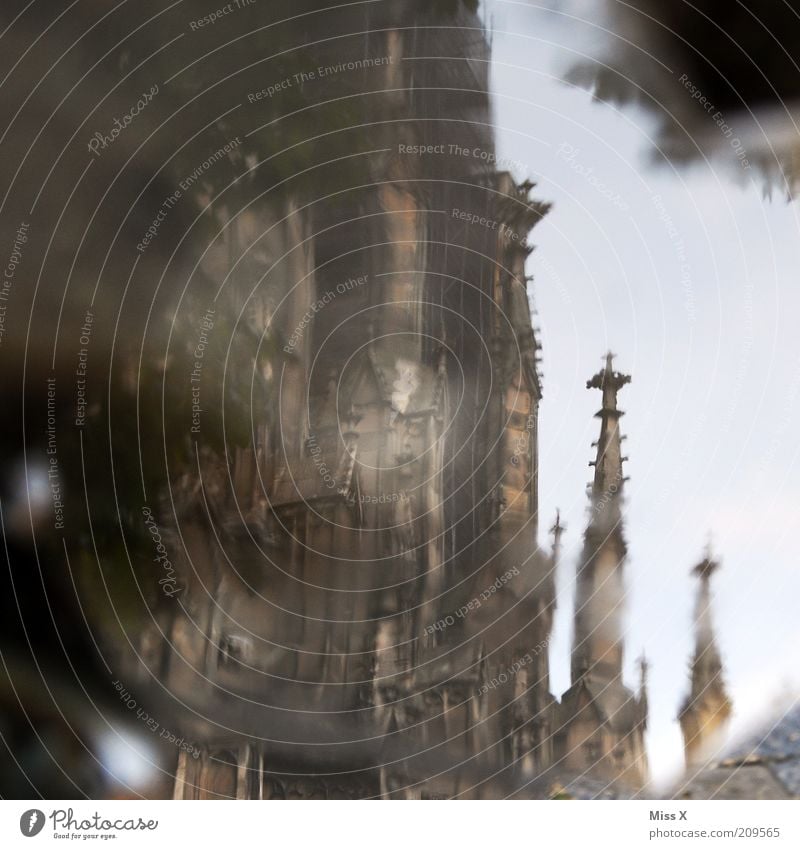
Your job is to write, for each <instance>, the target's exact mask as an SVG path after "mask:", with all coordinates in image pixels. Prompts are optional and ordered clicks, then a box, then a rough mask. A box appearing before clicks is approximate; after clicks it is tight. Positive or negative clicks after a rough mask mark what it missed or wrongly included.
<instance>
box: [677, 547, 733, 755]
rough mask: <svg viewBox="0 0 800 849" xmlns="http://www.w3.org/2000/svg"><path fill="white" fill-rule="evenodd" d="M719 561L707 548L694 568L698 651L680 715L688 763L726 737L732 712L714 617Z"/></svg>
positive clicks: (709, 752) (709, 750)
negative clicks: (714, 583)
mask: <svg viewBox="0 0 800 849" xmlns="http://www.w3.org/2000/svg"><path fill="white" fill-rule="evenodd" d="M717 569H719V562H718V561H717V560H714V558H713V557H712V554H711V546H710V545H709V546H708V547H707V548H706V551H705V554H704V556H703V559H702V560H701V561H700V562H699V563H698V564H697V565H696V566H695V567H694V569H693V570H692V571H693V573H694V574H695V575H696V576H697V578H698V581H699V586H698V588H697V601H696V603H695V624H694V632H695V650H694V657H693V658H692V665H691V689H690V692H689V695H688V696H687V698H686V700H685V701H684V703H683V706H682V708H681V711H680V714H679V717H678V718H679V720H680V724H681V731H682V732H683V745H684V753H685V756H686V764H687V766H690V765H692V764H696V763H698V762H700V761H702V760H703V759H704V758H705V757H706V756H707V755H709V754H711V753H713V749H714V747H715V745H716V743H717V742H719V740H720V738H721V737H722V736H723V734H724V732H725V729H726V727H727V724H728V719H729V717H730V714H731V702H730V699H729V697H728V693H727V690H726V688H725V682H724V680H723V677H722V659H721V657H720V653H719V648H718V646H717V641H716V638H715V636H714V625H713V621H712V617H711V577H712V575H713V574H714V573H715V572H716V571H717Z"/></svg>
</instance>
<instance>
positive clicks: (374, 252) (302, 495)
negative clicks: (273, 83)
mask: <svg viewBox="0 0 800 849" xmlns="http://www.w3.org/2000/svg"><path fill="white" fill-rule="evenodd" d="M462 14H463V15H464V16H465V22H466V24H470V25H471V26H472V29H471V30H470V31H469V32H467V30H459V29H455V28H453V29H450V30H448V32H447V35H446V38H448V39H454V40H455V42H456V44H455V45H449V47H450V53H449V55H461V54H462V53H463V55H469V56H472V57H473V59H474V61H472V60H471V61H469V62H464V63H455V62H453V63H449V64H446V65H443V64H442V63H436V62H432V61H425V60H424V59H421V58H420V59H419V61H415V62H406V63H400V62H395V63H393V64H392V65H390V66H387V67H386V68H383V69H380V71H379V70H378V69H374V70H373V72H372V73H373V74H374V75H377V74H378V73H385V74H387V75H389V76H391V75H397V74H403V73H405V74H407V75H408V78H407V79H403V80H394V82H395V85H394V88H395V89H397V90H400V89H402V88H406V89H407V95H408V98H409V103H408V111H409V118H408V120H407V121H405V122H404V123H403V124H402V125H398V126H396V127H395V128H394V129H393V130H392V134H393V135H392V136H390V137H388V138H387V144H386V145H384V147H386V148H390V149H391V150H390V152H388V153H385V154H383V157H384V158H383V159H381V160H380V161H379V164H377V165H376V166H375V168H376V170H375V183H374V185H372V186H368V187H362V188H359V189H354V190H352V191H351V192H349V193H347V194H346V195H344V196H340V197H337V198H336V199H335V201H336V202H335V203H333V201H332V202H331V203H330V204H329V206H327V207H326V206H325V205H324V204H323V205H321V206H320V208H318V209H317V210H316V211H315V216H316V217H315V218H314V219H313V225H312V221H311V220H310V218H309V217H308V213H307V212H304V211H302V210H297V209H293V208H289V209H288V210H283V211H282V212H281V213H280V215H279V214H278V213H277V212H276V213H275V220H276V221H277V220H279V219H281V218H282V217H283V215H285V214H286V213H287V211H288V215H286V218H285V220H284V221H283V223H282V226H281V227H278V228H274V230H273V231H271V232H272V233H273V235H272V236H271V237H270V238H272V239H273V242H272V243H270V242H268V241H267V242H264V241H262V242H261V247H260V250H262V251H263V253H264V256H263V257H261V260H260V261H261V262H262V264H263V266H264V267H265V268H267V267H270V268H273V269H274V270H273V271H272V272H271V273H270V274H268V275H266V277H265V278H264V281H263V283H262V285H261V287H260V288H259V289H257V290H256V292H255V294H254V295H252V296H250V295H249V292H250V288H249V287H251V286H252V279H251V278H250V277H248V278H247V279H246V280H242V281H240V282H239V283H237V281H236V280H235V279H234V280H233V281H232V284H231V286H230V287H229V289H228V293H229V297H230V305H229V308H230V309H231V310H233V309H235V310H236V314H238V311H239V309H241V303H242V301H243V300H246V301H247V303H248V316H249V320H251V321H252V322H254V324H255V325H259V324H260V325H261V329H262V330H263V329H264V325H263V322H264V320H265V316H269V320H270V331H271V332H272V333H273V334H275V336H278V334H279V335H280V339H281V340H283V341H281V343H280V346H281V347H282V348H283V349H284V350H286V348H288V349H289V351H290V352H289V353H287V355H286V356H285V357H282V358H281V360H280V362H277V361H272V362H271V363H270V364H269V366H268V368H269V369H270V370H271V374H272V378H273V382H272V385H273V386H274V387H275V397H276V401H275V404H274V407H273V408H272V409H270V410H268V411H267V412H266V414H265V415H264V416H261V417H258V416H256V417H255V421H254V422H253V439H252V444H251V447H249V448H237V449H235V453H234V456H233V457H232V458H231V462H230V471H231V473H230V475H229V471H228V467H226V465H225V464H224V463H220V462H218V461H215V460H214V458H213V456H211V455H210V453H209V454H207V455H201V467H202V473H203V486H202V489H201V488H200V487H199V485H198V484H196V483H192V482H186V483H185V485H180V486H179V487H178V492H177V493H176V495H175V504H176V508H177V510H178V516H179V519H180V521H181V539H180V541H178V540H177V539H176V544H175V546H174V549H175V550H176V551H177V550H179V548H181V547H185V551H186V553H187V555H188V556H187V558H186V562H185V563H184V564H183V570H182V571H183V574H185V575H186V576H188V577H187V583H186V590H185V592H184V593H183V595H182V596H181V599H180V606H179V607H177V606H176V610H175V615H174V616H173V617H172V618H171V619H170V620H169V621H163V622H159V623H158V626H159V629H160V631H159V632H156V631H155V630H154V631H153V632H152V633H151V632H147V633H145V634H143V635H142V638H141V655H142V657H143V659H144V661H145V663H146V665H147V666H149V667H150V669H151V670H153V672H154V674H156V675H157V677H158V678H159V680H160V682H161V684H162V685H163V687H164V688H165V689H166V691H168V692H169V693H170V694H172V696H173V697H174V698H175V699H176V700H177V701H179V702H180V703H181V705H182V713H181V717H182V719H181V722H182V723H183V727H182V728H181V729H180V730H181V732H182V733H183V735H184V736H185V737H186V739H188V740H192V741H195V742H196V744H197V746H198V748H199V749H200V750H201V752H202V754H201V756H200V757H199V758H197V759H195V758H193V757H192V756H191V755H190V754H189V755H187V754H185V753H182V754H181V755H180V757H179V762H178V768H177V780H176V786H175V796H176V797H177V798H217V797H234V798H263V799H267V798H339V797H365V796H390V797H404V798H432V797H451V796H456V795H461V796H464V797H483V798H499V797H505V796H509V795H514V794H516V795H518V796H520V797H524V796H538V795H549V794H551V793H552V792H553V788H556V787H562V788H564V787H567V788H568V786H569V785H570V782H573V783H574V782H575V781H580V780H586V781H589V782H595V784H596V785H597V786H598V787H599V788H601V790H602V789H603V788H606V789H608V788H610V791H613V792H615V793H620V794H621V793H625V792H629V793H633V792H636V790H637V789H640V788H641V787H642V786H643V785H644V784H645V782H646V781H647V758H646V753H645V746H644V732H645V728H646V719H647V702H646V696H645V680H644V677H645V676H644V673H645V669H646V667H645V664H644V662H642V682H641V685H640V688H639V692H638V693H636V694H634V693H633V692H631V690H630V689H629V688H628V687H627V686H626V684H625V683H624V682H623V679H622V668H623V646H622V640H621V636H620V635H621V633H622V626H621V622H620V618H621V615H622V602H623V597H624V585H623V578H622V565H623V561H624V559H625V540H624V536H623V530H622V512H621V511H622V493H623V489H624V480H625V479H624V475H623V470H622V467H623V461H624V459H625V458H624V457H623V456H622V451H621V442H622V437H621V435H620V431H619V419H620V416H621V415H622V413H621V411H620V410H619V409H618V408H617V393H618V391H619V389H620V388H621V387H622V386H623V385H624V384H625V383H626V382H627V380H628V378H627V377H625V376H624V375H621V374H619V373H618V372H616V371H614V369H613V365H612V361H611V357H610V356H609V357H608V359H607V361H606V363H605V367H604V368H603V369H602V370H601V371H600V372H599V373H598V374H597V375H595V377H594V378H592V380H591V381H590V382H589V385H590V386H591V387H594V388H596V389H598V390H600V391H601V393H602V405H601V409H600V411H599V412H598V414H597V415H598V418H599V420H600V435H599V440H598V443H597V454H596V460H595V463H594V466H595V469H594V482H593V484H592V491H591V504H590V511H589V512H590V520H589V524H588V527H587V529H586V534H585V548H584V553H583V556H582V559H581V564H580V567H579V570H578V576H577V588H578V592H577V598H576V610H575V645H574V647H573V653H572V669H571V673H572V675H571V679H572V680H571V686H570V687H569V689H568V690H567V692H566V693H565V694H564V696H563V698H562V699H561V700H560V701H558V700H556V699H555V698H554V697H553V696H552V695H551V692H550V682H549V660H548V651H547V646H548V644H549V640H550V634H551V629H552V622H553V612H554V606H555V589H554V570H555V567H556V565H557V560H558V549H559V540H560V537H561V533H562V528H561V525H560V523H559V522H558V521H556V523H555V525H554V527H553V529H552V531H553V546H552V549H551V550H549V551H547V552H545V551H544V550H542V549H541V548H540V547H539V546H538V542H537V540H538V503H537V488H538V456H537V450H538V448H537V443H538V432H537V429H538V412H539V404H540V399H541V383H540V375H539V373H538V371H537V349H538V347H539V346H538V342H537V340H536V337H535V334H534V331H533V330H532V327H531V315H530V307H529V302H528V292H527V281H526V277H525V259H526V256H527V255H528V253H529V252H530V251H529V248H528V247H527V242H526V238H527V234H528V232H529V230H530V229H531V227H532V226H533V225H534V224H535V223H536V222H537V221H538V220H539V219H540V218H541V216H542V215H543V214H544V212H546V208H545V207H544V206H542V205H541V204H538V203H536V202H535V201H532V200H531V199H530V198H529V191H530V188H531V187H530V185H529V184H523V185H522V186H518V185H516V184H515V183H514V181H513V180H512V178H511V177H510V175H508V174H506V173H497V172H493V171H491V169H489V168H488V166H487V165H486V157H480V156H478V157H473V156H470V157H464V156H460V155H459V156H454V157H447V156H436V157H432V158H428V159H426V158H425V157H423V156H417V157H409V156H407V155H404V154H401V153H400V152H399V149H398V145H397V142H398V141H401V140H402V141H403V142H404V143H406V144H420V143H424V144H436V143H437V142H438V141H441V142H442V143H445V142H447V141H449V140H457V141H458V142H459V145H460V146H461V147H463V148H464V149H466V150H479V151H480V150H483V151H487V150H488V151H490V150H492V139H491V135H490V133H489V131H488V130H487V129H485V127H486V125H487V123H486V122H487V118H488V114H489V113H488V98H487V95H486V90H487V87H486V66H487V63H486V62H485V61H484V60H485V59H486V58H487V57H488V53H487V52H486V45H485V43H484V42H483V41H482V40H481V39H477V40H476V37H475V30H474V24H475V22H476V21H477V18H474V17H473V16H472V15H471V14H469V13H467V12H463V13H462ZM465 33H467V34H465ZM373 37H375V38H377V37H379V34H373ZM383 37H385V38H386V39H387V52H393V53H397V52H398V51H399V52H400V54H402V55H415V56H416V57H425V56H435V55H437V53H441V52H442V49H441V48H443V47H444V46H445V45H438V48H436V49H434V42H435V40H436V39H437V38H440V37H442V33H441V32H440V31H437V30H436V29H435V28H434V29H432V30H430V31H427V30H424V29H420V30H418V31H417V30H398V31H395V32H389V33H384V35H383ZM465 39H466V40H467V41H468V42H469V43H468V44H467V43H461V42H462V41H464V40H465ZM445 52H446V51H445ZM411 65H413V66H414V68H413V71H412V70H411V69H410V67H406V68H405V70H404V69H403V66H411ZM451 77H452V78H454V79H451ZM386 82H387V86H388V84H389V83H390V82H391V80H389V79H388V76H387V81H386ZM399 83H403V85H400V84H399ZM437 88H443V89H444V88H446V89H447V92H448V95H449V96H448V98H446V99H445V100H442V101H439V100H431V99H430V98H431V97H433V95H431V94H430V92H436V90H437ZM453 91H463V92H467V94H464V95H463V96H461V97H459V96H456V95H453V94H452V92H453ZM426 98H428V100H426ZM412 104H413V110H412ZM442 110H444V111H442ZM448 111H449V112H450V113H452V114H450V116H449V119H448V120H451V121H454V122H456V123H455V124H450V123H447V121H445V120H444V118H445V117H446V113H448ZM425 114H431V115H436V116H437V117H441V118H442V119H443V120H442V121H441V122H429V121H424V120H419V121H418V120H415V117H417V116H420V115H422V116H424V115H425ZM476 119H477V120H476ZM378 146H379V145H375V147H378ZM445 149H447V148H446V147H445ZM376 161H378V160H376ZM433 177H435V179H432V178H433ZM459 211H469V212H470V213H474V214H479V219H482V220H483V221H484V224H481V223H480V221H478V223H474V221H475V219H473V220H472V221H467V220H464V218H463V217H460V216H459V215H458V212H459ZM268 214H269V213H268V211H262V212H260V213H259V214H258V215H256V214H255V213H253V214H251V217H246V216H243V217H242V218H241V220H240V221H239V222H238V224H237V225H236V226H235V227H234V226H232V227H229V228H227V229H226V231H225V234H224V236H223V237H222V239H221V241H220V242H219V243H218V244H217V245H215V246H213V247H212V249H211V250H210V251H209V252H208V255H207V259H206V266H205V272H206V273H207V274H209V275H210V276H212V277H214V276H216V277H218V278H220V279H221V278H222V277H223V276H224V275H225V273H226V272H227V270H228V266H229V265H230V258H231V257H234V258H235V257H237V256H238V255H240V254H241V253H242V251H243V250H244V247H245V245H247V244H248V241H249V239H250V238H251V235H252V234H255V233H258V234H262V233H264V231H265V230H267V227H266V226H265V224H271V223H273V222H265V221H264V220H262V219H263V217H264V216H266V215H268ZM259 216H261V217H259ZM351 221H354V222H355V223H350V222H351ZM485 222H488V225H485ZM500 223H502V224H503V227H502V228H501V227H499V224H500ZM484 225H485V226H484ZM508 228H510V231H509V229H508ZM509 232H512V233H513V234H514V237H513V238H509V236H508V233H509ZM311 234H316V235H315V236H314V238H313V239H311V240H310V241H309V240H308V239H307V237H308V236H310V235H311ZM311 243H313V248H311V247H309V244H311ZM274 257H281V258H282V260H281V261H280V262H278V263H276V262H275V261H274ZM251 260H252V257H249V259H248V261H251ZM240 267H246V263H240ZM262 273H263V272H262ZM259 276H260V275H259ZM355 276H366V278H367V282H366V283H365V284H364V285H360V286H358V287H354V288H351V289H347V290H346V291H344V292H340V291H339V290H337V285H336V284H337V283H340V282H341V281H343V280H346V279H349V278H350V277H355ZM255 279H257V278H255ZM245 285H246V286H247V287H248V288H247V289H246V290H245V289H244V286H245ZM340 288H346V287H340ZM262 290H263V291H265V292H267V291H268V292H269V298H268V299H267V298H266V297H265V298H263V299H261V298H260V294H259V293H260V291H262ZM243 291H246V292H247V295H243V294H242V292H243ZM330 292H333V293H334V297H330V298H326V299H325V301H326V302H325V303H324V305H323V306H322V307H320V308H319V309H318V310H316V311H315V312H314V315H313V320H312V321H311V322H305V321H304V316H305V314H306V313H307V311H308V310H309V306H310V305H311V304H314V303H316V302H317V301H318V300H319V299H320V297H321V295H323V294H324V293H330ZM237 298H238V299H239V300H237ZM285 340H291V345H285V347H284V343H285ZM202 517H206V518H205V519H203V518H202ZM509 570H511V575H512V577H510V578H508V577H507V576H508V574H509ZM501 578H502V580H501ZM456 611H465V612H464V613H463V614H462V615H458V616H456V615H454V614H455V612H456ZM442 621H444V622H446V623H448V624H447V626H446V627H438V628H432V627H431V626H433V624H434V623H439V622H442ZM449 623H452V624H449ZM162 634H163V635H164V637H166V641H165V640H164V638H163V637H162ZM712 665H713V664H712ZM715 670H716V672H715ZM715 670H712V669H711V668H710V667H709V668H708V673H709V674H712V673H713V674H717V675H718V668H717V667H715ZM693 693H694V690H693ZM712 710H713V708H712ZM691 715H692V708H691V706H687V709H686V711H685V712H684V716H685V717H687V719H686V720H685V722H686V723H688V722H689V719H688V717H690V716H691ZM704 727H705V725H704V722H703V720H702V719H701V720H700V721H699V724H696V725H695V726H693V730H692V732H691V733H692V734H693V735H699V736H701V737H702V735H703V728H704Z"/></svg>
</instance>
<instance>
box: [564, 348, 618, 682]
mask: <svg viewBox="0 0 800 849" xmlns="http://www.w3.org/2000/svg"><path fill="white" fill-rule="evenodd" d="M613 360H614V355H613V354H612V353H611V352H610V351H609V353H608V354H606V356H605V368H604V369H603V370H602V371H600V372H598V373H597V374H596V375H595V376H594V377H592V378H591V379H590V380H588V381H587V382H586V388H587V389H600V390H601V391H602V393H603V401H602V406H601V408H600V410H598V412H597V413H596V416H597V418H599V419H600V435H599V437H598V439H597V442H596V443H594V445H595V446H596V447H597V454H596V457H595V460H594V461H593V462H592V463H590V465H592V466H594V481H593V482H592V484H591V492H590V498H591V505H590V518H589V523H588V526H587V528H586V534H585V537H584V549H583V555H582V559H581V562H580V564H579V567H578V575H577V590H576V595H575V636H574V644H573V648H572V662H571V672H572V681H573V683H574V682H575V681H577V680H578V679H579V678H580V677H581V676H583V675H586V674H587V673H591V674H592V675H594V676H595V677H601V678H603V679H606V680H612V679H617V678H621V676H622V639H621V627H620V618H621V614H622V605H623V601H624V587H623V583H622V564H623V561H624V559H625V554H626V545H625V537H624V534H623V532H622V487H623V483H624V481H625V478H624V475H623V472H622V464H623V462H624V461H625V460H626V459H627V458H626V457H623V456H622V439H623V437H622V436H621V434H620V429H619V420H620V417H621V416H622V415H623V412H622V410H620V409H619V407H618V406H617V393H618V392H619V390H620V389H621V388H622V387H623V386H625V385H626V384H627V383H630V380H631V379H630V376H629V375H627V374H621V373H620V372H618V371H614V362H613Z"/></svg>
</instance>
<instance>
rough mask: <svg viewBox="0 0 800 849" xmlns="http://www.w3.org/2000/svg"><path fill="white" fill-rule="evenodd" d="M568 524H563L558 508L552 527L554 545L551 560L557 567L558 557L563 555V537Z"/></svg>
mask: <svg viewBox="0 0 800 849" xmlns="http://www.w3.org/2000/svg"><path fill="white" fill-rule="evenodd" d="M565 530H566V525H562V524H561V511H560V510H556V520H555V522H553V527H552V528H550V533H551V534H552V535H553V547H552V549H551V554H550V562H551V564H552V566H553V568H555V567H556V566H557V565H558V558H559V557H560V555H561V537H562V536H563V535H564V531H565Z"/></svg>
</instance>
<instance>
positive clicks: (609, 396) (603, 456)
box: [586, 351, 631, 521]
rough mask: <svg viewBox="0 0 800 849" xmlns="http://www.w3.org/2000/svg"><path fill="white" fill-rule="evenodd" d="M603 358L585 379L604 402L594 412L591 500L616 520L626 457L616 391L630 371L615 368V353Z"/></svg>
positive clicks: (626, 380) (597, 509) (620, 387)
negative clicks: (595, 436) (601, 364)
mask: <svg viewBox="0 0 800 849" xmlns="http://www.w3.org/2000/svg"><path fill="white" fill-rule="evenodd" d="M605 361H606V364H605V368H604V369H603V370H602V371H599V372H598V373H597V374H596V375H595V376H594V377H592V378H591V379H590V380H587V381H586V388H587V389H600V390H602V393H603V405H602V407H601V408H600V409H599V410H598V411H597V413H595V416H596V417H597V418H599V419H600V437H599V438H598V440H597V442H596V443H594V445H595V446H596V447H597V456H596V458H595V460H594V461H593V462H592V463H590V464H589V465H590V466H594V481H593V483H592V502H593V506H594V507H595V508H596V511H595V512H600V513H604V514H605V515H612V516H613V518H614V520H617V521H618V519H619V507H620V500H621V493H622V484H623V483H624V480H625V478H624V476H623V473H622V464H623V462H624V461H625V460H627V459H628V458H627V457H623V456H622V440H623V439H624V437H623V436H622V435H621V434H620V429H619V420H620V418H621V417H622V416H623V415H624V413H623V411H622V410H620V409H619V408H618V407H617V393H618V392H619V390H620V389H622V387H623V386H625V384H627V383H630V382H631V378H630V375H627V374H622V373H620V372H618V371H614V354H612V353H611V351H609V352H608V353H607V354H606V356H605ZM606 507H608V509H606Z"/></svg>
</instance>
